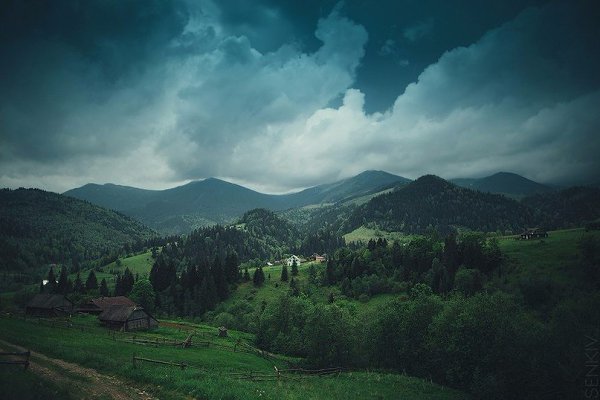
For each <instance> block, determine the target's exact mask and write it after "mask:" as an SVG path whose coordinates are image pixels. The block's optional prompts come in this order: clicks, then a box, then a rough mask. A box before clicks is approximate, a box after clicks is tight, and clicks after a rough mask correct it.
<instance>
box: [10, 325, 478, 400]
mask: <svg viewBox="0 0 600 400" xmlns="http://www.w3.org/2000/svg"><path fill="white" fill-rule="evenodd" d="M0 322H1V323H0V339H2V340H4V341H7V342H9V343H12V344H16V345H19V346H22V347H25V348H27V349H31V350H34V351H37V352H40V353H42V354H44V355H46V356H49V357H52V358H59V359H62V360H65V361H68V362H72V363H76V364H79V365H81V366H84V367H88V368H93V369H95V370H96V371H98V372H100V373H103V374H110V375H115V376H117V377H118V378H120V379H123V380H125V381H126V382H134V383H135V384H136V385H137V386H138V387H140V386H141V387H143V388H144V390H145V391H146V392H148V393H150V394H151V395H153V396H154V397H158V398H161V399H179V398H201V399H253V398H256V399H322V398H328V399H365V398H373V399H378V398H379V399H391V398H421V399H464V398H468V397H467V396H466V395H464V394H463V393H461V392H458V391H455V390H451V389H447V388H443V387H441V386H438V385H435V384H431V383H428V382H426V381H424V380H421V379H416V378H411V377H407V376H403V375H400V374H390V373H385V372H353V371H348V372H342V373H340V374H339V375H334V376H323V377H317V376H306V375H292V376H285V377H284V378H281V379H279V380H277V379H272V380H268V381H252V380H248V379H243V378H240V376H239V375H236V374H237V373H240V372H246V373H249V372H253V373H254V374H264V375H269V376H271V377H275V375H274V372H275V369H274V367H277V368H279V369H285V368H286V367H287V363H286V358H285V357H276V358H272V357H269V358H263V357H260V356H259V355H257V354H253V353H248V352H234V351H233V348H234V346H235V343H236V342H237V341H238V340H241V341H242V342H244V343H248V341H249V339H251V338H252V337H251V336H250V335H248V334H245V333H238V332H234V331H230V337H228V338H219V337H218V336H217V335H216V329H215V328H212V327H206V326H202V325H193V324H187V325H186V326H185V327H176V326H161V327H160V328H158V329H157V330H155V331H152V332H147V333H141V334H140V333H138V334H137V337H138V339H139V338H142V337H143V338H146V339H152V338H154V339H156V338H160V339H161V340H162V339H163V338H164V339H176V340H184V339H185V338H186V337H187V335H188V333H189V332H190V330H189V329H187V328H193V329H194V330H195V331H197V335H196V337H194V339H193V340H197V341H198V342H197V343H199V342H200V341H208V342H210V345H209V347H204V346H198V345H197V346H192V347H191V348H187V349H183V348H181V347H179V346H178V347H175V346H159V347H153V346H142V345H140V344H133V343H129V342H127V341H125V340H126V339H128V338H131V337H132V336H133V334H132V333H127V334H123V333H116V334H115V335H114V338H113V335H111V334H109V332H108V331H107V330H105V329H104V328H102V327H100V326H98V324H97V321H96V319H95V318H94V317H89V316H78V317H74V318H73V319H72V320H71V323H72V324H73V327H71V328H67V327H60V326H54V327H53V326H47V325H46V324H40V323H38V322H36V320H23V319H16V318H3V319H1V320H0ZM41 338H43V340H40V339H41ZM134 354H135V355H136V356H138V357H146V358H151V359H156V360H165V361H172V362H177V363H185V364H187V365H188V366H189V367H188V368H186V369H185V370H182V369H180V368H177V367H173V366H160V365H155V364H150V363H141V362H140V361H138V362H137V366H136V367H134V366H133V363H132V356H133V355H134ZM14 373H15V374H17V375H19V377H20V378H19V381H18V382H17V385H18V387H20V386H21V383H20V382H23V383H22V385H23V386H26V385H28V382H29V377H28V375H27V372H22V370H21V369H18V370H15V371H14ZM16 388H17V386H15V388H14V390H17V389H16ZM18 390H21V389H18ZM23 390H24V389H23ZM53 390H55V391H57V393H60V389H53ZM31 398H35V397H31ZM58 398H68V397H66V395H65V396H64V397H60V396H59V397H58Z"/></svg>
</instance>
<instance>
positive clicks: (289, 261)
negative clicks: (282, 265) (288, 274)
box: [286, 255, 301, 267]
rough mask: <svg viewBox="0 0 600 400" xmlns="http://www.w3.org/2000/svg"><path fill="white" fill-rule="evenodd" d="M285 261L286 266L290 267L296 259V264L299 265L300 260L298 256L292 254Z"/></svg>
mask: <svg viewBox="0 0 600 400" xmlns="http://www.w3.org/2000/svg"><path fill="white" fill-rule="evenodd" d="M286 261H287V266H288V267H291V266H292V264H294V261H296V265H300V262H301V261H300V257H298V256H294V255H293V256H291V257H290V258H288V259H287V260H286Z"/></svg>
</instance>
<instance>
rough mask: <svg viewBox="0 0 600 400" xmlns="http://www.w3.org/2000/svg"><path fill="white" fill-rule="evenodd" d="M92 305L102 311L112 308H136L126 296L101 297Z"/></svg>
mask: <svg viewBox="0 0 600 400" xmlns="http://www.w3.org/2000/svg"><path fill="white" fill-rule="evenodd" d="M92 304H94V305H96V306H98V307H99V308H101V309H102V310H104V309H106V308H108V307H111V306H130V307H132V306H135V303H134V302H133V301H132V300H131V299H129V298H127V297H125V296H115V297H99V298H97V299H93V300H92Z"/></svg>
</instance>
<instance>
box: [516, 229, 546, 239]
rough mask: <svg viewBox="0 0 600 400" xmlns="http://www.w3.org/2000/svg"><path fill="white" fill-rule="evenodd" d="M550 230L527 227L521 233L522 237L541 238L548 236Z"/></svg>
mask: <svg viewBox="0 0 600 400" xmlns="http://www.w3.org/2000/svg"><path fill="white" fill-rule="evenodd" d="M547 237H548V232H546V231H545V230H544V229H541V228H530V229H526V230H524V231H523V232H522V233H521V239H523V240H529V239H541V238H547Z"/></svg>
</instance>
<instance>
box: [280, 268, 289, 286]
mask: <svg viewBox="0 0 600 400" xmlns="http://www.w3.org/2000/svg"><path fill="white" fill-rule="evenodd" d="M287 281H288V270H287V265H286V264H283V267H282V268H281V282H287Z"/></svg>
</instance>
